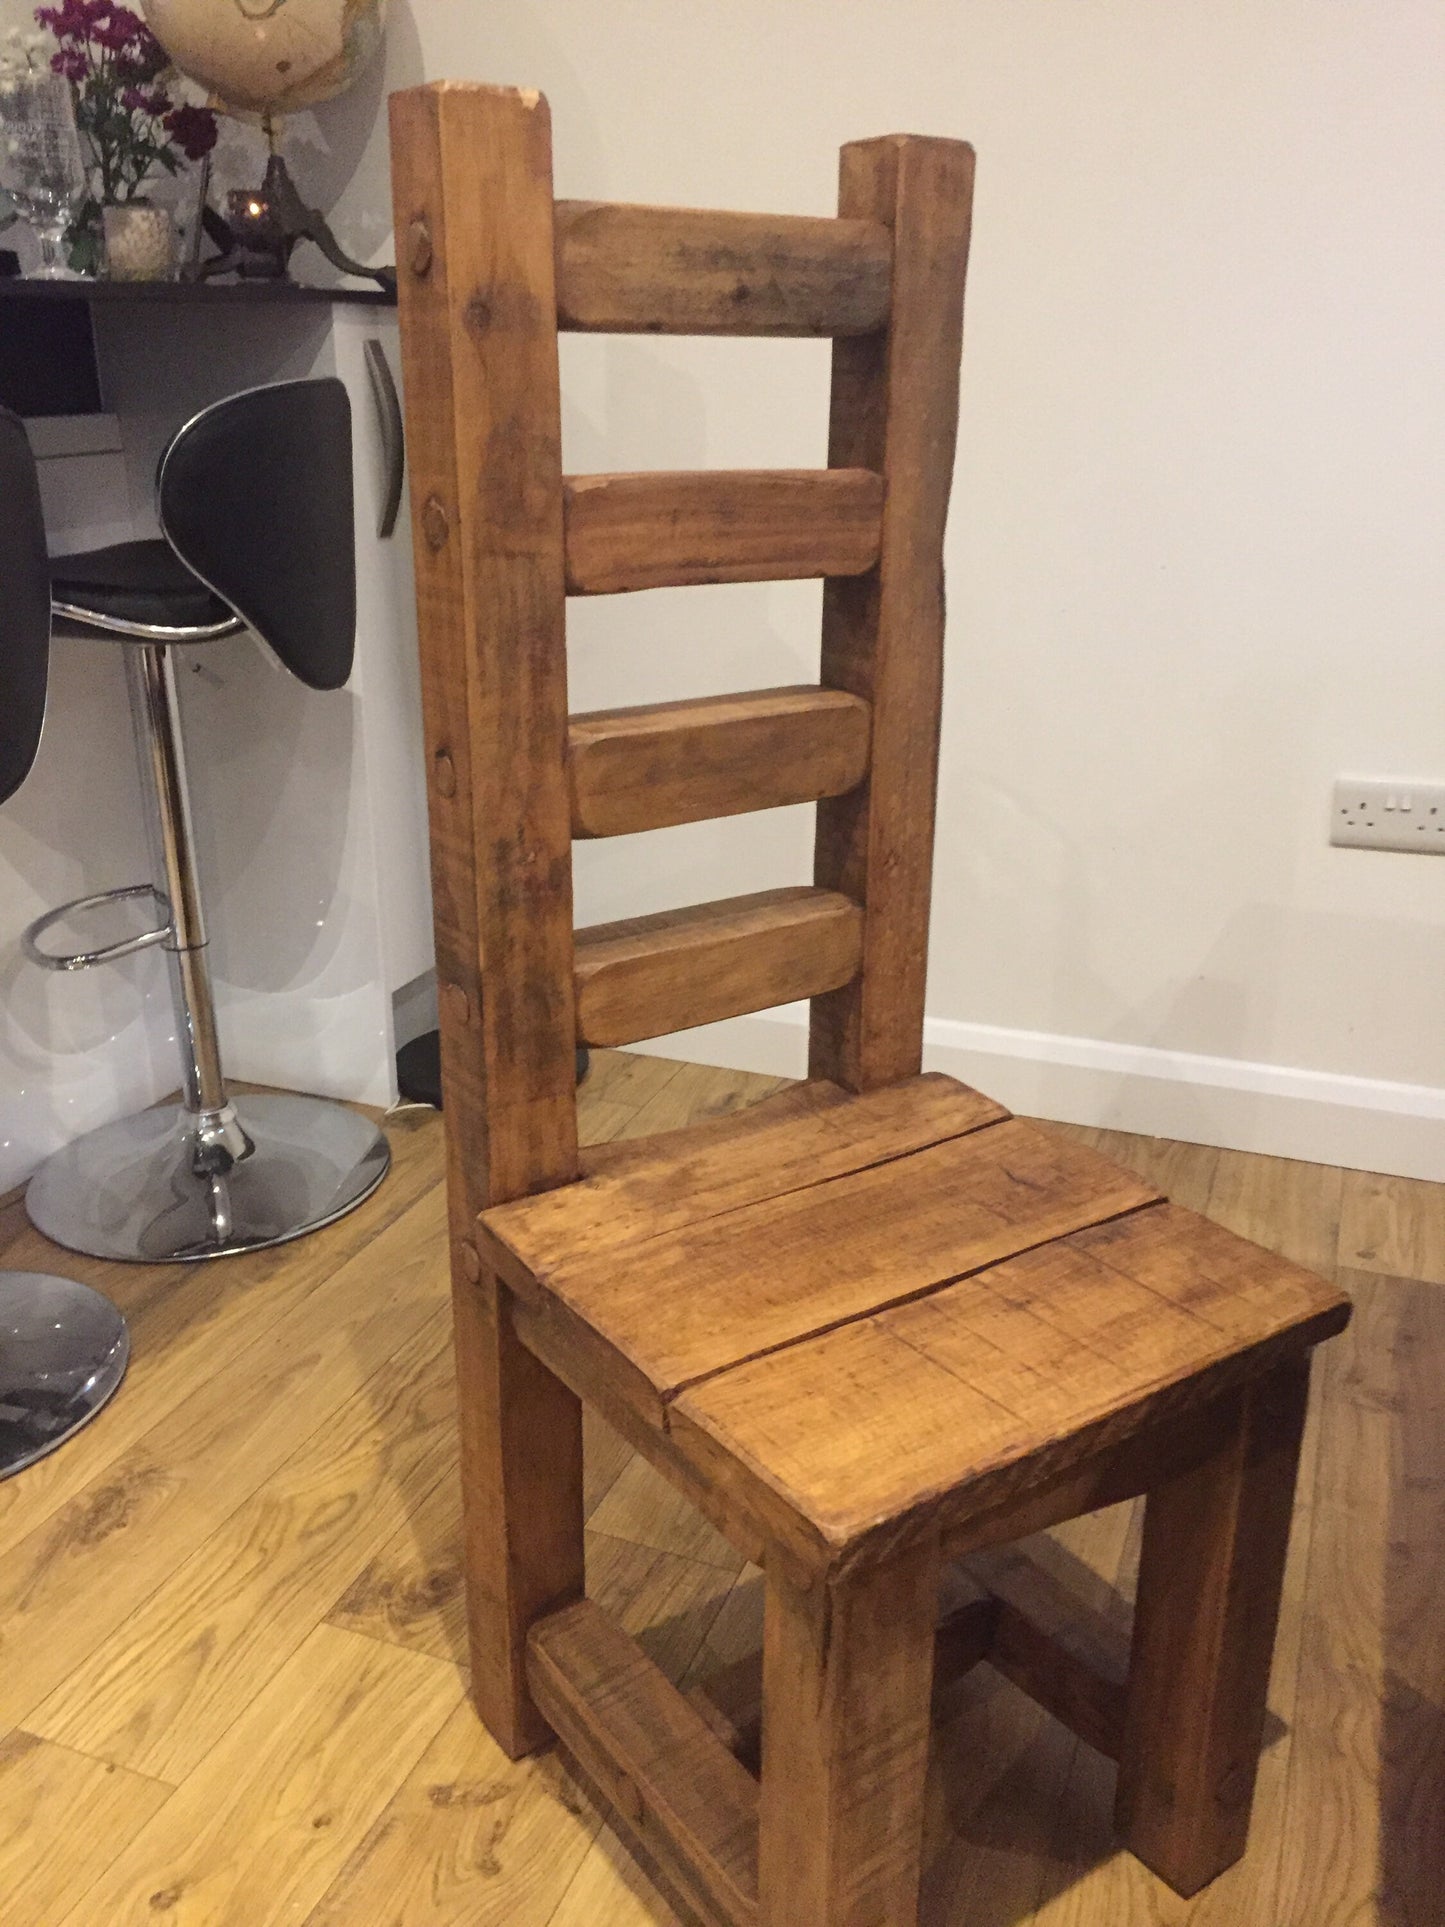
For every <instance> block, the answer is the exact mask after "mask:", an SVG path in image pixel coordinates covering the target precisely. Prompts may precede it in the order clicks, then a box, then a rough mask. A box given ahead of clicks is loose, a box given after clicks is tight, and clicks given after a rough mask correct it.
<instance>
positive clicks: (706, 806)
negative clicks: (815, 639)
mask: <svg viewBox="0 0 1445 1927" xmlns="http://www.w3.org/2000/svg"><path fill="white" fill-rule="evenodd" d="M867 768H868V705H867V703H865V702H861V701H860V700H859V699H858V697H856V696H849V695H847V694H845V693H844V691H843V690H841V689H818V688H809V687H802V688H791V689H760V690H757V691H754V692H753V693H751V694H749V695H745V696H707V697H704V698H702V699H701V700H699V701H696V702H676V703H651V704H648V705H646V706H645V707H643V708H638V709H608V710H601V711H598V712H595V713H593V714H591V715H585V716H574V717H573V718H572V719H571V723H570V725H569V727H568V774H569V778H570V782H571V788H572V834H573V835H574V836H578V837H590V836H626V835H630V834H631V833H632V832H634V831H637V830H658V829H662V828H663V827H664V826H666V825H668V824H672V823H696V822H699V821H701V820H702V819H704V818H706V817H714V816H734V815H736V814H738V813H739V812H740V811H744V810H768V809H777V808H780V807H782V806H784V805H786V804H789V803H814V802H816V801H817V800H818V798H819V797H820V796H839V795H841V794H842V793H843V792H844V791H845V790H850V789H852V788H853V787H854V786H855V785H856V784H858V783H860V782H861V781H862V779H863V776H864V774H865V772H866V770H867Z"/></svg>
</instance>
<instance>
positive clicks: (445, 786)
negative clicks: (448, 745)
mask: <svg viewBox="0 0 1445 1927" xmlns="http://www.w3.org/2000/svg"><path fill="white" fill-rule="evenodd" d="M433 767H434V770H435V774H436V786H437V794H438V795H439V796H455V795H456V793H457V766H456V764H455V763H454V762H453V761H452V759H451V757H450V756H448V754H447V752H446V751H445V750H444V749H439V750H438V751H437V753H436V756H435V757H434V758H433Z"/></svg>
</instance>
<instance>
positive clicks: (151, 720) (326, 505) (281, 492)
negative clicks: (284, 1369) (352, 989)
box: [24, 379, 391, 1262]
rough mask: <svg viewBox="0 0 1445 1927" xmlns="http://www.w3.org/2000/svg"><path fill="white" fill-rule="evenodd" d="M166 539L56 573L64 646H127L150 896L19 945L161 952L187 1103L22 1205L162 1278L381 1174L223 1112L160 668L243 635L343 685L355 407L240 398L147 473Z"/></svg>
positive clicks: (123, 1133)
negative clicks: (192, 649)
mask: <svg viewBox="0 0 1445 1927" xmlns="http://www.w3.org/2000/svg"><path fill="white" fill-rule="evenodd" d="M157 491H158V506H159V514H160V524H161V528H162V531H163V538H162V539H157V540H152V541H145V542H125V543H120V544H117V545H115V546H113V547H110V548H104V549H98V550H94V551H92V552H90V553H87V554H82V555H68V556H58V557H56V558H54V559H53V560H52V562H51V564H50V579H51V607H52V609H53V611H54V613H55V615H56V617H57V618H59V619H60V621H61V622H62V623H63V625H64V628H63V630H61V631H59V633H69V634H79V635H84V636H96V635H103V636H110V637H113V638H115V639H116V640H117V641H119V642H121V643H122V644H124V645H125V660H126V672H127V678H128V683H129V688H130V697H131V706H132V712H133V717H134V721H135V726H136V732H137V736H138V738H139V741H140V746H141V752H142V761H143V762H144V764H145V767H146V771H147V778H148V780H147V783H146V789H147V791H148V804H149V810H150V814H151V818H152V825H151V827H152V832H153V845H154V852H155V861H156V864H157V871H158V875H159V877H160V879H161V881H162V884H163V887H161V888H158V887H155V886H153V885H151V884H138V885H131V886H128V887H127V888H125V889H122V890H113V891H105V892H102V893H101V894H100V895H98V896H94V897H87V898H82V899H79V900H78V901H76V902H74V903H70V904H66V905H65V906H64V907H63V908H62V909H60V910H55V911H52V912H50V913H49V914H48V915H47V916H44V917H41V918H39V919H38V920H37V921H36V922H35V923H33V924H32V925H31V926H30V928H29V930H28V931H27V932H26V933H25V939H24V941H25V948H26V952H27V955H28V956H29V957H30V958H31V959H32V961H33V962H35V963H37V964H40V965H42V966H44V968H46V969H48V970H84V969H89V968H91V967H92V966H93V965H96V964H100V963H108V962H114V961H115V960H116V959H118V958H120V957H126V956H130V955H133V954H134V953H135V952H136V951H138V950H142V949H146V948H149V947H151V946H159V947H160V948H161V949H163V950H164V952H165V954H166V960H167V963H168V965H169V968H170V981H171V991H172V997H173V1000H174V1004H175V1012H176V1025H177V1035H178V1038H179V1040H180V1045H181V1102H180V1103H179V1104H169V1105H162V1106H158V1107H157V1108H155V1109H152V1110H147V1111H143V1112H140V1113H139V1114H137V1115H136V1116H133V1117H124V1118H119V1119H116V1120H115V1121H114V1122H112V1123H110V1124H105V1125H102V1126H101V1127H100V1128H99V1129H98V1130H95V1131H91V1132H89V1133H88V1134H87V1135H86V1136H84V1137H81V1138H78V1139H77V1140H76V1141H75V1142H74V1143H72V1144H69V1145H66V1146H65V1148H64V1149H63V1150H60V1151H58V1152H56V1154H55V1155H54V1156H53V1157H51V1158H50V1159H48V1160H47V1161H46V1162H45V1163H44V1164H43V1165H42V1166H41V1167H40V1169H39V1170H38V1171H37V1172H36V1174H35V1176H34V1177H33V1178H32V1180H31V1182H30V1188H29V1191H28V1192H27V1194H26V1208H27V1210H28V1211H29V1214H30V1218H31V1221H32V1222H33V1223H34V1224H35V1225H36V1226H37V1227H38V1228H39V1229H40V1230H41V1231H43V1232H44V1233H45V1235H46V1236H47V1237H49V1238H52V1239H54V1240H55V1242H56V1243H57V1244H62V1245H66V1246H68V1247H69V1248H70V1249H71V1250H74V1251H84V1252H90V1253H93V1254H94V1255H96V1256H98V1257H105V1258H117V1259H129V1260H140V1261H150V1262H165V1261H170V1260H173V1259H194V1258H209V1257H219V1256H222V1255H224V1254H226V1253H230V1252H237V1251H243V1250H252V1249H255V1248H257V1247H259V1246H265V1245H273V1244H280V1243H283V1242H284V1241H285V1240H287V1239H289V1238H296V1237H300V1236H302V1235H303V1234H304V1233H306V1232H308V1231H314V1230H316V1229H318V1228H319V1227H320V1226H322V1225H324V1224H329V1223H331V1222H332V1221H333V1220H334V1219H336V1218H339V1217H341V1216H342V1215H343V1214H344V1213H345V1212H347V1211H350V1210H352V1209H354V1207H355V1206H356V1205H358V1204H360V1203H361V1202H362V1200H363V1199H364V1198H365V1197H367V1196H368V1195H369V1194H370V1193H371V1192H372V1191H373V1190H374V1189H375V1188H376V1186H377V1185H378V1184H379V1183H380V1182H381V1179H382V1178H383V1176H384V1175H385V1173H386V1170H387V1166H388V1164H389V1162H390V1155H391V1154H390V1150H389V1148H388V1145H387V1142H386V1139H385V1137H384V1136H383V1134H382V1133H381V1132H380V1131H379V1130H378V1129H377V1127H376V1126H375V1124H373V1123H372V1122H371V1120H370V1119H368V1118H365V1117H363V1116H361V1115H360V1114H359V1113H357V1112H356V1111H353V1110H350V1109H348V1108H347V1107H346V1106H345V1105H342V1104H337V1103H334V1102H331V1101H329V1100H327V1099H323V1098H316V1097H303V1096H294V1095H289V1094H285V1095H283V1094H262V1095H246V1096H242V1097H239V1098H237V1097H233V1096H232V1095H231V1093H230V1092H229V1090H228V1089H227V1085H226V1080H225V1076H224V1073H223V1070H222V1066H221V1054H220V1047H219V1044H218V1042H217V1036H216V1016H215V999H214V995H213V992H212V986H211V974H210V967H209V963H208V959H207V949H206V927H205V917H204V913H203V909H202V903H201V891H200V882H199V877H198V875H197V868H196V855H195V845H194V836H193V830H192V819H191V807H190V800H189V793H188V788H187V782H186V763H185V752H184V748H183V743H182V735H181V715H180V708H179V703H178V699H177V693H176V681H175V661H174V649H175V647H176V646H177V645H191V644H202V643H206V642H211V641H214V640H216V639H217V638H220V637H223V636H232V635H236V634H238V633H240V632H241V631H242V630H243V629H250V630H251V631H252V632H253V633H254V634H256V635H257V636H259V637H260V638H261V640H262V641H263V642H265V643H266V644H268V645H269V647H270V648H271V650H272V652H273V653H274V654H275V655H276V656H277V658H278V659H279V660H280V662H281V663H282V665H283V666H284V667H285V668H286V669H288V670H289V671H290V672H291V674H292V675H294V676H296V677H297V678H298V679H299V680H300V681H301V682H303V683H305V684H306V685H307V686H308V687H309V688H312V689H339V688H340V687H341V686H342V685H343V684H344V683H345V681H346V679H347V677H348V676H349V675H350V673H351V662H352V653H353V647H354V639H355V626H356V568H355V552H354V547H353V541H354V536H353V520H352V493H351V410H350V403H349V402H348V400H347V395H346V390H345V388H344V387H343V386H342V384H341V383H340V382H339V381H336V380H334V379H326V380H314V381H290V382H279V383H275V384H273V385H270V386H267V387H264V388H254V389H249V390H247V391H246V392H245V393H243V394H239V395H232V396H230V397H229V398H228V399H226V400H225V401H221V402H217V403H215V404H214V405H213V406H212V407H210V408H207V409H204V410H203V411H202V412H201V413H200V414H199V415H197V416H195V418H194V419H193V420H191V421H189V422H187V423H186V425H185V426H184V427H183V428H182V429H181V430H180V431H179V433H178V434H177V435H176V436H175V438H174V439H173V440H172V442H171V444H170V446H169V447H168V448H167V450H166V452H165V454H164V455H163V456H162V458H161V464H160V473H159V478H158V484H157ZM122 898H148V899H153V900H154V902H155V904H156V906H157V909H158V913H159V916H158V920H157V921H156V922H155V923H153V924H152V925H151V926H150V927H149V928H147V929H145V930H143V931H142V932H141V933H140V934H138V935H135V936H130V937H126V938H123V939H122V940H120V941H119V942H116V943H111V944H108V945H106V946H104V947H101V948H97V949H92V950H85V951H78V952H72V953H69V954H58V953H56V952H53V951H51V950H49V949H48V948H46V947H45V945H44V943H43V941H42V939H43V938H44V937H45V936H46V934H47V932H48V931H49V930H50V928H51V927H52V926H53V925H54V924H56V923H58V922H60V921H61V920H62V919H63V918H67V917H71V916H74V915H76V914H77V913H83V912H85V911H87V910H91V909H94V908H95V907H97V906H98V905H100V904H102V903H106V902H113V901H115V900H117V899H122Z"/></svg>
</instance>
